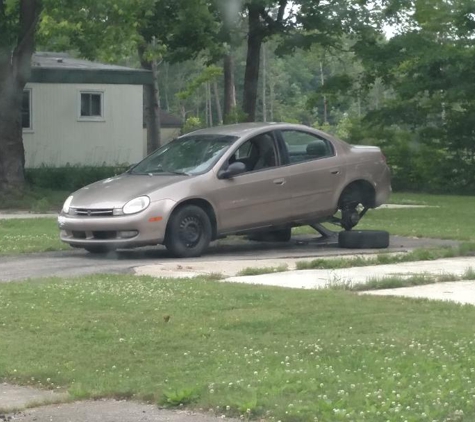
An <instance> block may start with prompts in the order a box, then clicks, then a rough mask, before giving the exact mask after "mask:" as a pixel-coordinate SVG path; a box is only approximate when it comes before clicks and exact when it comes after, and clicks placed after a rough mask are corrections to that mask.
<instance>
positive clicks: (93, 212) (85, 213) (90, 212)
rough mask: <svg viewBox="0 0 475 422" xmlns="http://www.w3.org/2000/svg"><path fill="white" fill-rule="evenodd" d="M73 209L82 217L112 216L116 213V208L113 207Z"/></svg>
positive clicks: (75, 213)
mask: <svg viewBox="0 0 475 422" xmlns="http://www.w3.org/2000/svg"><path fill="white" fill-rule="evenodd" d="M71 211H72V212H73V214H74V215H79V216H81V217H110V216H111V215H114V210H113V209H112V208H95V209H90V208H72V209H71Z"/></svg>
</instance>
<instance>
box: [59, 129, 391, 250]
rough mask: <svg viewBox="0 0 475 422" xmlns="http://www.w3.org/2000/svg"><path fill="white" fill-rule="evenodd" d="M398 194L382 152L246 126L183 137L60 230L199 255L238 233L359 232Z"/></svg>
mask: <svg viewBox="0 0 475 422" xmlns="http://www.w3.org/2000/svg"><path fill="white" fill-rule="evenodd" d="M390 192H391V183H390V172H389V169H388V166H387V165H386V160H385V157H384V155H383V154H382V152H381V150H380V149H379V148H378V147H374V146H352V145H349V144H347V143H345V142H343V141H341V140H339V139H336V138H335V137H333V136H331V135H328V134H325V133H323V132H321V131H318V130H315V129H312V128H310V127H306V126H302V125H293V124H285V123H245V124H237V125H229V126H219V127H214V128H209V129H202V130H198V131H196V132H193V133H189V134H186V135H184V136H181V137H179V138H177V139H175V140H174V141H172V142H170V143H169V144H167V145H164V146H163V147H161V148H159V149H158V150H156V151H155V152H153V153H152V154H151V155H149V156H148V157H146V158H145V159H144V160H143V161H141V162H140V163H138V164H137V165H135V166H133V167H132V168H130V169H129V170H128V171H127V172H126V173H124V174H121V175H119V176H116V177H112V178H109V179H106V180H102V181H99V182H96V183H93V184H91V185H89V186H86V187H84V188H82V189H80V190H78V191H76V192H74V193H73V194H72V195H71V196H70V197H69V198H68V199H67V200H66V202H65V204H64V206H63V209H62V212H61V214H60V215H59V217H58V224H59V228H60V236H61V240H62V241H64V242H66V243H68V244H69V245H71V246H73V247H78V248H84V249H86V250H87V251H89V252H91V253H105V252H108V251H111V250H115V249H118V248H132V247H138V246H145V245H157V244H164V245H165V246H166V247H167V249H168V250H169V251H170V252H171V253H172V254H173V255H174V256H177V257H192V256H199V255H201V254H202V253H203V252H204V251H205V250H206V249H207V247H208V245H209V243H210V242H211V241H212V240H214V239H217V238H221V237H225V236H227V235H232V234H249V235H251V236H252V235H253V234H254V235H255V234H256V233H260V234H262V233H267V234H270V235H272V238H273V239H275V240H281V241H286V240H289V239H290V233H291V228H292V227H295V226H301V225H307V224H310V225H312V224H313V225H314V224H316V223H321V222H326V221H333V222H337V223H338V224H340V225H341V226H342V227H343V228H344V229H345V230H351V229H352V228H353V227H354V226H355V225H356V224H357V223H358V221H359V220H360V218H361V216H362V215H364V213H365V212H366V210H368V209H369V208H375V207H378V206H379V205H381V204H383V203H384V202H386V201H387V199H388V197H389V195H390ZM337 211H340V213H338V215H339V217H338V218H336V217H335V214H336V213H337Z"/></svg>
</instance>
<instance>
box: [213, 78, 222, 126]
mask: <svg viewBox="0 0 475 422" xmlns="http://www.w3.org/2000/svg"><path fill="white" fill-rule="evenodd" d="M213 92H214V100H215V101H216V114H217V115H218V125H220V124H222V123H223V111H222V109H221V102H220V101H219V91H218V82H216V81H214V82H213Z"/></svg>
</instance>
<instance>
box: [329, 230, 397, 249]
mask: <svg viewBox="0 0 475 422" xmlns="http://www.w3.org/2000/svg"><path fill="white" fill-rule="evenodd" d="M338 246H339V247H340V248H347V249H385V248H387V247H388V246H389V233H388V232H387V231H384V230H350V231H342V232H340V233H338Z"/></svg>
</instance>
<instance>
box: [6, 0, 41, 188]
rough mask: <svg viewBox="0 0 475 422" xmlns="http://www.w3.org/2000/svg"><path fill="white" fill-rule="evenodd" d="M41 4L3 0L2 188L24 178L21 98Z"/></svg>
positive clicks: (36, 0)
mask: <svg viewBox="0 0 475 422" xmlns="http://www.w3.org/2000/svg"><path fill="white" fill-rule="evenodd" d="M41 8H42V2H41V0H20V1H19V2H18V3H17V2H8V1H6V0H0V191H1V190H7V189H11V188H16V187H19V186H22V185H23V183H24V180H25V177H24V163H25V152H24V148H23V141H22V125H21V99H22V95H23V88H24V87H25V84H26V82H27V81H28V78H29V75H30V72H31V56H32V54H33V51H34V48H35V34H36V30H37V26H38V20H39V17H40V13H41Z"/></svg>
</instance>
